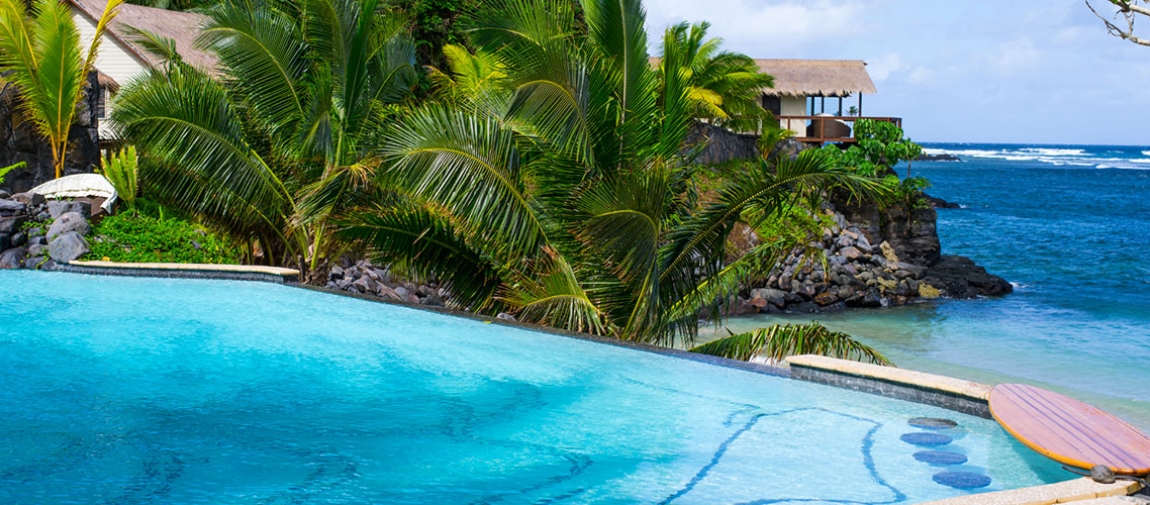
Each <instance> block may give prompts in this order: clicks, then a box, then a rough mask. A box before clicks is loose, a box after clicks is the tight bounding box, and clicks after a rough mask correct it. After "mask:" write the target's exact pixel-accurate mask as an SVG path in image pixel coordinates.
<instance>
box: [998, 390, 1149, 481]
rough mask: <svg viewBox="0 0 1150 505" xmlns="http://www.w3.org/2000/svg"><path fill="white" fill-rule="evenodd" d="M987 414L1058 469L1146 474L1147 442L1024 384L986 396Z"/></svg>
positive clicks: (1092, 410) (1101, 415) (1095, 412)
mask: <svg viewBox="0 0 1150 505" xmlns="http://www.w3.org/2000/svg"><path fill="white" fill-rule="evenodd" d="M990 413H991V415H993V416H994V419H995V420H997V421H998V423H999V424H1001V425H1002V427H1003V428H1005V429H1006V431H1007V432H1009V433H1010V434H1011V435H1013V436H1014V438H1017V439H1018V440H1019V441H1020V442H1022V443H1023V444H1026V446H1027V447H1030V448H1031V449H1034V450H1035V451H1036V452H1038V453H1039V454H1042V455H1043V456H1046V457H1048V458H1050V459H1053V460H1055V461H1057V462H1059V463H1062V464H1064V465H1067V466H1072V467H1075V468H1081V469H1084V470H1089V469H1090V468H1092V467H1094V466H1096V465H1106V466H1108V467H1110V470H1112V471H1113V472H1114V473H1115V474H1116V475H1136V476H1142V475H1147V474H1150V437H1147V436H1146V435H1145V434H1143V433H1142V432H1141V431H1138V429H1137V428H1135V427H1133V426H1130V425H1129V424H1127V423H1126V422H1125V421H1123V420H1121V419H1118V418H1117V417H1114V416H1113V415H1111V414H1108V413H1106V412H1103V411H1102V410H1099V409H1098V408H1096V407H1093V406H1091V405H1087V404H1085V403H1082V402H1080V401H1078V400H1075V399H1073V398H1068V397H1066V396H1063V395H1060V394H1058V393H1054V392H1051V391H1047V390H1045V389H1040V388H1036V387H1033V386H1027V385H1023V384H1000V385H998V386H996V387H995V388H994V390H992V391H991V392H990Z"/></svg>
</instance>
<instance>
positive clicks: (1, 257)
mask: <svg viewBox="0 0 1150 505" xmlns="http://www.w3.org/2000/svg"><path fill="white" fill-rule="evenodd" d="M27 252H28V251H27V249H24V248H23V247H14V248H12V249H8V250H7V251H4V252H3V253H0V270H15V269H18V268H20V267H21V266H23V263H24V258H25V257H26V256H27Z"/></svg>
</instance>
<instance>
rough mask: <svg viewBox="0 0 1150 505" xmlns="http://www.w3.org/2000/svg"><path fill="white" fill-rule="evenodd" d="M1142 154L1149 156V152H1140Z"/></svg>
mask: <svg viewBox="0 0 1150 505" xmlns="http://www.w3.org/2000/svg"><path fill="white" fill-rule="evenodd" d="M1142 154H1144V155H1146V156H1150V151H1142Z"/></svg>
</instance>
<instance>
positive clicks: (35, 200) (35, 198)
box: [12, 191, 44, 207]
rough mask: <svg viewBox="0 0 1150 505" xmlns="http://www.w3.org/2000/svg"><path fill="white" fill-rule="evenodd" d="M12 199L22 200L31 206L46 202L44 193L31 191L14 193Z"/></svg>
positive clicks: (21, 201)
mask: <svg viewBox="0 0 1150 505" xmlns="http://www.w3.org/2000/svg"><path fill="white" fill-rule="evenodd" d="M12 200H15V201H17V202H20V203H22V204H24V205H27V206H29V207H38V206H40V205H41V204H43V203H44V195H41V194H39V193H33V192H31V191H29V192H26V193H16V194H15V195H12Z"/></svg>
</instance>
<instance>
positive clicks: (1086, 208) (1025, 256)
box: [701, 144, 1150, 433]
mask: <svg viewBox="0 0 1150 505" xmlns="http://www.w3.org/2000/svg"><path fill="white" fill-rule="evenodd" d="M924 147H925V148H926V150H927V152H928V153H930V154H952V155H955V156H957V157H958V158H960V160H961V161H958V162H915V163H913V164H912V165H911V166H910V167H909V169H910V172H911V175H914V176H921V177H926V178H927V179H929V180H930V181H931V183H932V187H931V188H929V189H928V190H927V192H928V193H929V194H931V195H933V196H936V197H939V198H943V199H945V200H948V201H951V202H954V203H958V204H960V205H961V206H962V207H961V208H958V209H938V215H939V217H938V233H939V237H940V239H941V241H942V251H943V254H957V255H962V256H968V257H970V258H971V259H973V260H975V262H977V263H978V264H980V265H982V266H984V267H986V269H987V270H988V271H989V272H991V273H994V274H997V275H999V276H1002V277H1004V278H1005V279H1007V280H1008V281H1010V282H1011V283H1012V284H1013V285H1014V287H1015V292H1014V293H1013V294H1011V295H1008V296H1005V297H1002V298H987V299H978V300H968V301H959V300H941V301H937V302H928V303H920V304H915V305H911V306H906V307H897V308H889V309H861V310H852V311H847V312H843V313H838V314H820V315H818V316H817V319H818V320H819V321H820V322H822V323H824V324H826V325H827V326H828V327H830V328H832V329H834V330H838V331H845V332H848V333H850V334H852V335H854V336H856V337H857V338H859V339H860V340H862V341H863V342H865V343H867V344H869V345H871V346H874V347H876V348H878V349H879V350H880V351H881V352H883V353H884V354H885V355H886V356H887V357H889V358H891V359H892V360H893V361H894V362H895V363H896V364H898V365H899V366H901V367H903V368H907V369H912V370H921V371H925V372H931V373H939V374H944V375H950V376H954V377H960V378H965V379H969V380H975V381H981V382H987V383H992V384H994V383H1002V382H1023V383H1027V384H1033V385H1037V386H1040V387H1045V388H1048V389H1051V390H1054V391H1058V392H1061V393H1063V394H1067V395H1069V396H1072V397H1075V398H1078V399H1081V400H1084V401H1087V402H1089V403H1093V404H1095V405H1097V406H1099V407H1101V408H1103V409H1105V410H1107V411H1110V412H1112V413H1114V414H1116V415H1118V416H1119V417H1121V418H1123V419H1125V420H1126V421H1128V422H1130V423H1131V424H1133V425H1135V426H1137V427H1139V428H1140V429H1142V430H1143V431H1144V432H1147V433H1150V147H1147V146H1138V147H1134V146H1066V145H1058V146H1050V145H1000V144H924ZM907 169H908V167H907V166H906V165H905V164H904V165H901V166H899V167H898V171H899V173H900V175H902V176H906V174H907ZM810 319H811V316H809V315H808V316H785V317H781V318H779V317H768V316H755V317H751V318H739V319H732V320H730V321H728V323H727V326H728V327H729V328H730V329H731V330H732V331H736V332H739V331H747V330H750V329H753V328H756V327H760V326H764V325H769V324H773V323H775V322H796V321H803V322H805V321H809V320H810ZM720 331H721V333H722V334H726V331H725V330H720ZM701 338H703V339H706V338H707V337H706V336H705V335H701Z"/></svg>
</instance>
